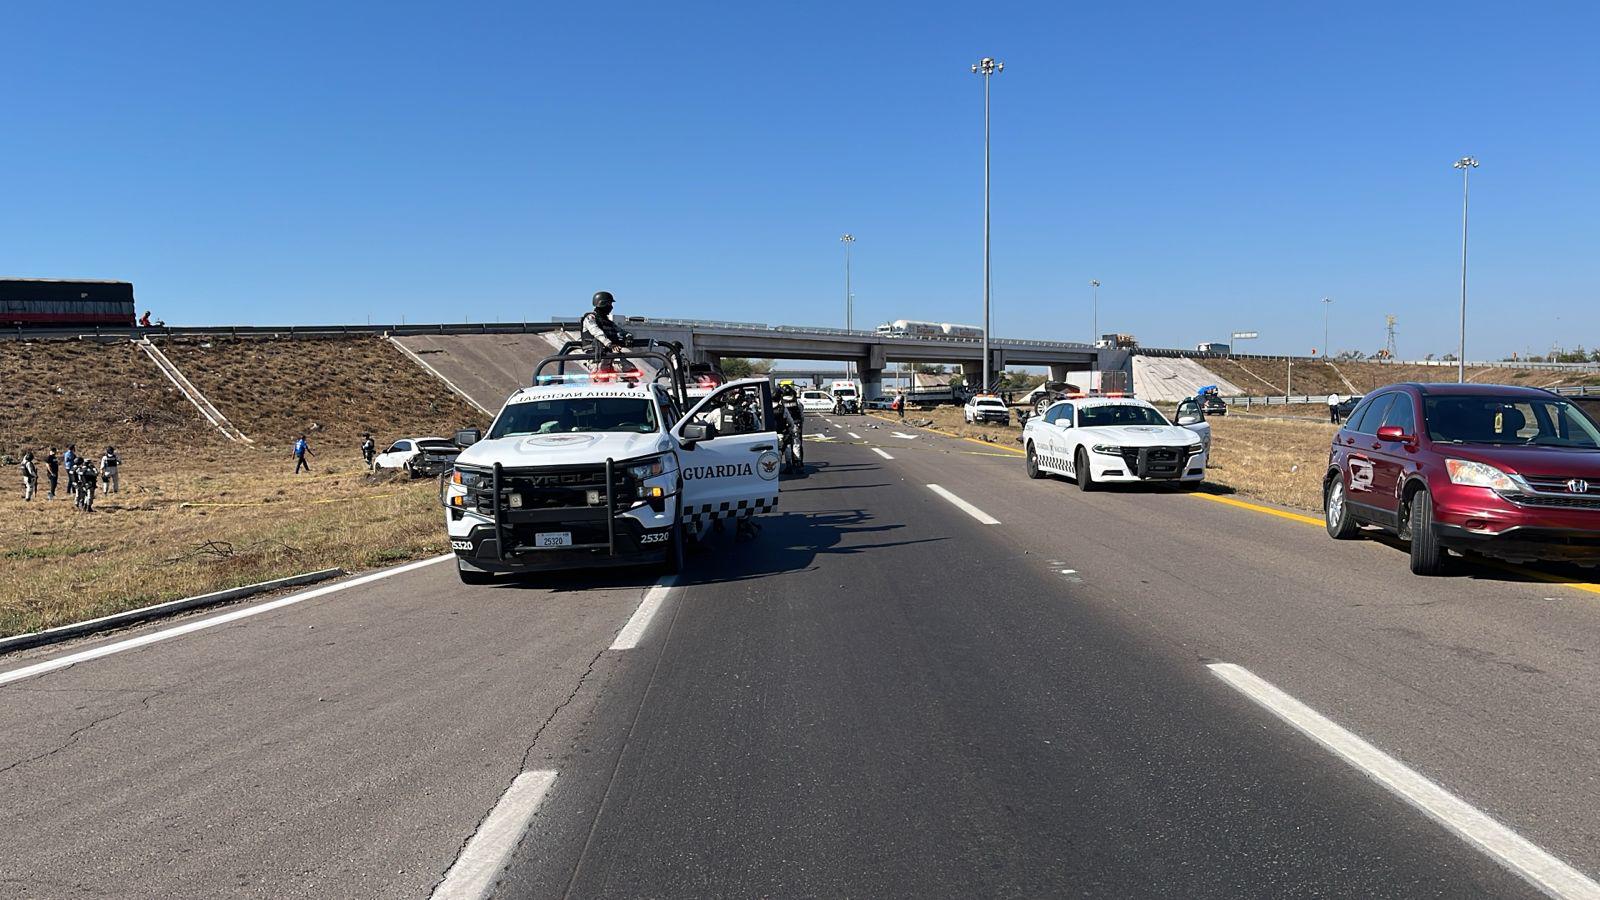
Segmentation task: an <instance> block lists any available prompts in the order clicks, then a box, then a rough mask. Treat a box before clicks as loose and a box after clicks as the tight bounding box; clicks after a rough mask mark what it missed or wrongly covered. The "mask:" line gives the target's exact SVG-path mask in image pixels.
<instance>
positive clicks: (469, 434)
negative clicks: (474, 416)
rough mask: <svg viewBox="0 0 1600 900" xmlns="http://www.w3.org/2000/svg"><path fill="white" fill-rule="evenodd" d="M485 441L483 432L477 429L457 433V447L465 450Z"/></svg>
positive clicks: (467, 429)
mask: <svg viewBox="0 0 1600 900" xmlns="http://www.w3.org/2000/svg"><path fill="white" fill-rule="evenodd" d="M481 440H483V432H481V431H479V430H478V429H476V428H463V429H461V430H460V431H458V432H456V437H455V445H456V446H457V447H460V448H461V449H463V450H465V449H466V448H468V447H471V446H472V445H473V444H476V443H477V442H479V441H481Z"/></svg>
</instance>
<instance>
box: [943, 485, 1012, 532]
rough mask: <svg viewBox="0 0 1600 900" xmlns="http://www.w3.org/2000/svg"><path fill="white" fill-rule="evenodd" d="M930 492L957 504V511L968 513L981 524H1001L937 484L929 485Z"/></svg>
mask: <svg viewBox="0 0 1600 900" xmlns="http://www.w3.org/2000/svg"><path fill="white" fill-rule="evenodd" d="M928 490H931V491H933V492H934V493H935V494H938V495H939V496H941V497H943V498H945V499H946V500H949V501H950V502H951V503H953V504H955V507H956V508H957V509H959V510H961V511H962V512H964V513H966V514H967V515H969V516H971V517H973V518H974V519H977V520H978V521H979V522H982V523H983V524H985V525H999V524H1000V520H999V519H996V518H995V517H994V516H991V515H989V514H988V513H986V512H984V511H983V510H981V509H979V508H977V507H976V506H973V505H972V504H971V503H968V502H967V501H965V500H963V499H961V498H960V497H957V496H956V495H955V494H952V493H950V492H949V491H947V490H945V489H944V488H942V487H940V486H938V485H937V484H930V485H928Z"/></svg>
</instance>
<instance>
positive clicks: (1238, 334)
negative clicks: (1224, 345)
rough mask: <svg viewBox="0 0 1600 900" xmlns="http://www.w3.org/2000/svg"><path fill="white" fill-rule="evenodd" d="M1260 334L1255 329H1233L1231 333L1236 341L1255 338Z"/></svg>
mask: <svg viewBox="0 0 1600 900" xmlns="http://www.w3.org/2000/svg"><path fill="white" fill-rule="evenodd" d="M1260 336H1261V334H1260V333H1259V332H1255V331H1235V332H1234V333H1233V339H1234V340H1236V341H1245V340H1249V339H1250V338H1257V337H1260Z"/></svg>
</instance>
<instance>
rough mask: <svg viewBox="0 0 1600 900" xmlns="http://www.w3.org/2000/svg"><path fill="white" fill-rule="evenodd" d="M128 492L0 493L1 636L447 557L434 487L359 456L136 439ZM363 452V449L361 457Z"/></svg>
mask: <svg viewBox="0 0 1600 900" xmlns="http://www.w3.org/2000/svg"><path fill="white" fill-rule="evenodd" d="M119 452H121V453H122V456H123V458H124V463H123V467H122V475H121V478H122V491H121V492H120V493H117V494H104V493H102V494H101V495H100V496H99V498H98V500H97V502H96V504H95V511H94V512H93V513H82V512H78V511H77V510H75V509H73V506H72V501H71V499H69V498H67V497H66V496H65V495H64V494H63V495H62V496H61V497H60V498H59V499H57V500H55V501H53V502H50V501H45V500H43V499H42V498H43V497H44V495H45V490H44V484H43V481H44V479H42V478H41V479H40V481H41V485H40V492H39V498H38V499H35V500H34V502H32V503H23V502H22V500H21V498H20V491H18V490H7V491H6V493H5V495H4V498H3V499H0V521H3V523H4V524H3V525H0V635H9V634H18V633H21V632H27V631H36V630H38V629H41V628H49V627H52V626H55V625H63V624H67V623H70V622H78V621H82V620H84V619H90V618H94V617H97V616H103V615H109V614H110V613H114V612H120V611H122V610H126V609H134V608H137V607H141V606H148V605H150V604H152V603H160V602H162V601H165V600H173V599H177V598H179V597H187V596H192V595H195V594H203V593H207V592H210V591H215V590H221V589H223V588H228V587H235V586H238V585H243V584H250V583H253V582H257V581H264V580H266V579H270V578H278V577H282V576H286V575H294V574H298V573H301V572H308V571H314V570H317V569H325V568H330V567H334V566H342V567H344V568H348V569H362V568H370V567H375V566H381V565H388V564H392V563H395V562H399V561H402V560H408V559H415V558H418V557H422V556H427V555H431V554H435V553H442V552H444V549H445V547H446V546H447V543H446V538H445V535H444V528H443V526H442V522H441V519H440V512H439V507H438V493H437V492H438V487H437V482H435V481H433V480H431V479H419V480H417V481H409V480H407V479H405V478H404V477H394V476H392V475H389V474H387V473H385V474H383V475H379V476H376V477H375V476H369V475H367V474H366V471H365V468H364V467H363V466H362V464H361V461H360V460H359V459H348V460H344V459H341V460H337V461H332V460H326V459H324V458H323V457H320V456H316V457H313V458H312V464H313V465H314V466H316V470H315V472H313V473H312V474H311V475H305V474H301V475H299V476H293V475H291V474H290V472H291V471H292V469H293V461H292V459H290V457H289V456H288V454H286V453H280V452H273V453H268V452H266V451H262V450H257V449H246V448H237V447H219V448H215V449H207V450H206V451H204V452H200V453H195V454H192V455H188V456H174V455H173V454H171V453H158V452H156V451H149V450H143V449H139V448H129V449H128V450H127V451H126V452H123V451H120V450H119ZM352 455H353V454H352Z"/></svg>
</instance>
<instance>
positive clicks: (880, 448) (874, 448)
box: [872, 447, 894, 459]
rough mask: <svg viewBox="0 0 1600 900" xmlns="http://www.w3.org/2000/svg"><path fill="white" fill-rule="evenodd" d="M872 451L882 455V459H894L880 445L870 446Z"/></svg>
mask: <svg viewBox="0 0 1600 900" xmlns="http://www.w3.org/2000/svg"><path fill="white" fill-rule="evenodd" d="M872 452H873V453H876V454H878V455H879V456H881V457H883V458H884V459H894V457H892V456H890V455H889V454H888V453H886V452H884V450H883V448H882V447H873V448H872Z"/></svg>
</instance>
